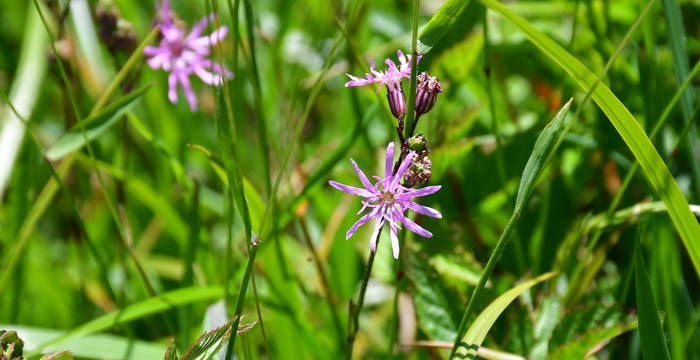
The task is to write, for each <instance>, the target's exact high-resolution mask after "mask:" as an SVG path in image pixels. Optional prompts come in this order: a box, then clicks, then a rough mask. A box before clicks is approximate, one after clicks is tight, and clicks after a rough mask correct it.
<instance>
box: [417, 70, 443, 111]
mask: <svg viewBox="0 0 700 360" xmlns="http://www.w3.org/2000/svg"><path fill="white" fill-rule="evenodd" d="M416 82H417V83H416V107H415V109H416V115H422V114H425V113H427V112H428V111H430V110H431V109H432V108H433V106H435V101H436V100H437V95H438V94H439V93H441V92H442V88H441V87H440V81H439V80H438V78H437V77H435V76H430V75H428V73H426V72H422V73H421V74H420V75H418V77H417V78H416Z"/></svg>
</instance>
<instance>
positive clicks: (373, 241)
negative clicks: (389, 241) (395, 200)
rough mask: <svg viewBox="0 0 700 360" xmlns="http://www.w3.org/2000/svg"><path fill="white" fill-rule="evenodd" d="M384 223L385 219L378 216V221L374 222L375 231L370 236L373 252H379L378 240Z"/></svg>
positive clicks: (370, 245) (370, 246) (370, 247)
mask: <svg viewBox="0 0 700 360" xmlns="http://www.w3.org/2000/svg"><path fill="white" fill-rule="evenodd" d="M382 225H384V219H382V218H377V221H376V222H375V223H374V231H372V236H371V237H370V238H369V249H370V250H372V252H377V240H379V234H380V232H381V231H382Z"/></svg>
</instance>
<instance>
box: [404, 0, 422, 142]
mask: <svg viewBox="0 0 700 360" xmlns="http://www.w3.org/2000/svg"><path fill="white" fill-rule="evenodd" d="M419 9H420V0H413V35H412V38H411V39H412V40H411V54H412V56H411V82H410V86H409V91H408V105H407V106H408V108H407V109H406V126H405V127H404V138H406V139H408V138H409V137H410V136H411V134H409V131H413V129H415V128H416V124H415V123H416V122H417V121H418V119H417V118H416V117H415V115H416V110H415V104H416V76H417V74H418V66H417V63H418V55H419V54H418V10H419Z"/></svg>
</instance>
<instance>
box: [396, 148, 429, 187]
mask: <svg viewBox="0 0 700 360" xmlns="http://www.w3.org/2000/svg"><path fill="white" fill-rule="evenodd" d="M432 166H433V163H432V162H431V161H430V159H429V158H428V155H427V151H426V152H425V154H424V155H423V156H421V157H419V158H417V159H414V160H413V163H412V164H411V166H410V167H409V168H408V170H407V171H406V174H404V176H403V180H404V185H405V186H406V187H413V186H416V185H422V184H425V183H427V182H428V181H430V178H431V177H432V176H433V173H432V172H431V171H430V168H431V167H432Z"/></svg>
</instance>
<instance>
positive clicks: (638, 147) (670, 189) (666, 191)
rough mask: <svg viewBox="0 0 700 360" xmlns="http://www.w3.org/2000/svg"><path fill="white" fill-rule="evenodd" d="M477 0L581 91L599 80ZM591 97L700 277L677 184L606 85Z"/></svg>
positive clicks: (695, 240) (692, 228)
mask: <svg viewBox="0 0 700 360" xmlns="http://www.w3.org/2000/svg"><path fill="white" fill-rule="evenodd" d="M480 1H481V2H482V3H484V4H485V5H487V6H488V7H490V8H492V9H493V10H495V11H497V12H499V13H500V14H501V15H503V16H504V17H505V18H506V19H507V20H509V21H510V22H512V23H513V24H514V25H515V26H517V27H518V28H519V29H520V30H521V31H522V32H523V34H524V35H525V36H526V37H527V38H528V39H529V40H530V41H531V42H532V43H533V44H534V45H535V46H537V47H538V48H539V49H540V50H541V51H542V52H544V53H545V54H546V55H547V56H549V57H550V58H551V59H552V60H553V61H554V62H555V63H556V64H557V65H558V66H559V67H561V68H562V69H564V70H565V71H566V72H567V74H569V75H570V76H571V77H572V78H573V79H574V80H575V81H576V82H577V83H578V84H579V86H580V87H581V88H582V89H584V90H586V91H588V90H590V89H591V88H592V87H593V85H594V84H595V83H596V82H597V81H598V78H597V77H596V75H595V74H593V73H592V72H591V71H590V70H588V68H586V67H585V66H584V65H583V64H582V63H581V62H580V61H579V60H578V59H576V58H575V57H574V56H572V55H571V54H570V53H568V52H567V51H566V50H564V49H563V48H562V47H561V46H560V45H559V44H557V43H556V42H554V41H553V40H552V39H550V38H549V37H547V36H546V35H544V34H543V33H541V32H540V31H539V30H537V29H536V28H535V27H533V26H532V25H531V24H530V23H528V22H527V21H526V20H524V19H523V18H521V17H519V16H517V15H515V14H514V13H512V12H511V11H510V10H508V9H507V8H506V7H505V6H504V5H503V4H501V3H500V2H498V1H496V0H480ZM592 98H593V100H594V101H595V102H596V104H598V107H599V108H600V109H601V110H602V111H603V112H604V113H605V114H606V116H607V117H608V119H609V120H610V121H611V123H612V124H613V126H614V127H615V129H616V130H617V132H618V133H619V134H620V136H621V137H622V139H623V140H624V141H625V143H626V144H627V146H628V147H629V148H630V150H631V151H632V153H633V154H634V156H635V158H636V159H637V160H638V161H639V162H640V166H641V167H642V170H643V171H644V173H645V175H646V178H647V180H648V181H649V183H650V184H651V186H652V187H653V189H654V190H655V192H656V193H657V194H658V196H659V197H660V198H661V199H662V200H663V201H664V202H665V203H666V205H667V206H668V208H669V215H670V216H671V220H672V221H673V224H674V226H675V227H676V230H677V231H678V233H679V234H680V236H681V239H682V240H683V244H684V245H685V248H686V251H687V252H688V254H689V256H690V258H691V260H692V262H693V266H694V268H695V270H696V273H698V275H700V225H698V222H697V220H696V219H695V217H694V216H693V214H692V213H691V212H690V210H689V209H688V202H687V201H686V199H685V197H684V196H683V193H682V192H681V191H680V189H679V188H678V184H676V182H675V181H674V179H673V177H672V176H671V173H670V172H669V170H668V168H667V167H666V165H665V164H664V162H663V160H662V159H661V157H660V156H659V154H658V152H656V149H655V148H654V146H653V144H652V143H651V141H650V140H649V138H648V137H647V136H646V134H645V133H644V130H642V128H641V127H640V125H639V124H638V123H637V121H636V120H635V118H634V117H633V116H632V114H631V113H630V112H629V110H628V109H627V108H626V107H625V106H624V105H623V104H622V102H620V100H619V99H618V98H617V97H616V96H615V94H613V93H612V91H610V89H609V88H608V87H607V86H605V84H600V85H599V86H597V87H596V88H595V89H593V91H592Z"/></svg>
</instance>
